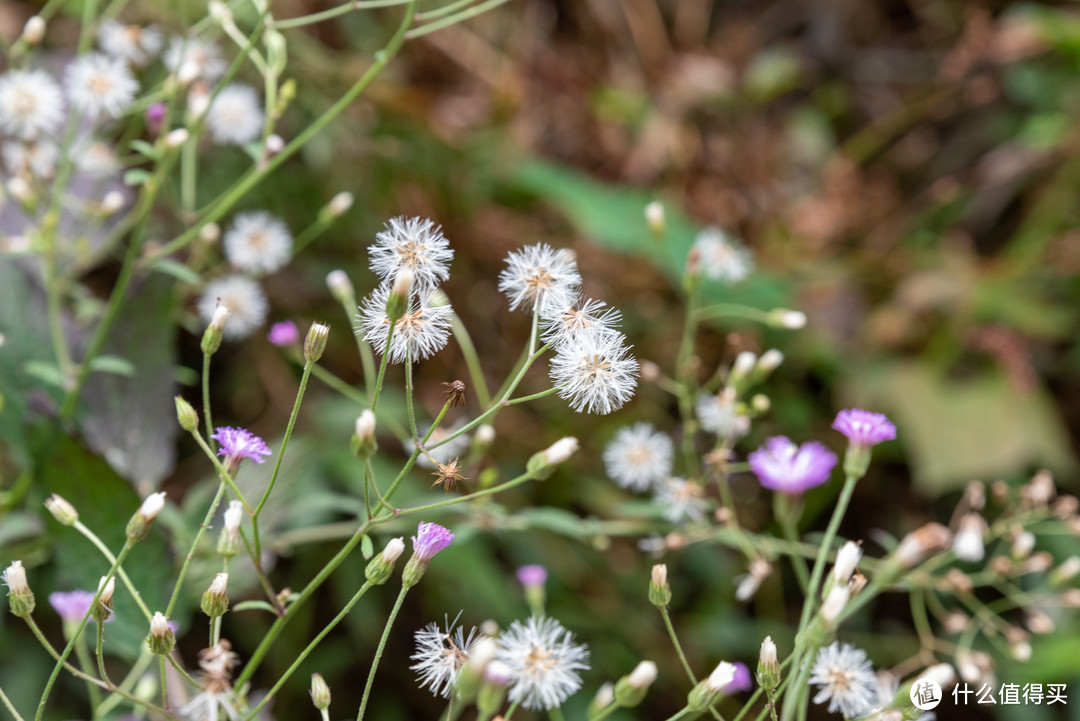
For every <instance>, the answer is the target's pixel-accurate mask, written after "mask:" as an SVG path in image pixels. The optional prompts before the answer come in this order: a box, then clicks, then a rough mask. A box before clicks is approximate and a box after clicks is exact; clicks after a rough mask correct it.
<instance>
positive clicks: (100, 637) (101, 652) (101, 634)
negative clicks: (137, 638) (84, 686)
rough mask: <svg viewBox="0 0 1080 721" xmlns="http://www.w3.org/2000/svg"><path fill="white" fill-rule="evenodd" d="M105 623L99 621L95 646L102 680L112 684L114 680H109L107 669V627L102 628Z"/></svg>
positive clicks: (99, 674)
mask: <svg viewBox="0 0 1080 721" xmlns="http://www.w3.org/2000/svg"><path fill="white" fill-rule="evenodd" d="M104 625H105V624H103V623H98V624H96V626H97V645H96V646H95V652H96V653H97V665H98V676H100V677H101V680H102V681H104V682H105V683H107V684H109V685H110V686H112V685H113V682H112V681H110V680H109V673H108V672H107V671H106V670H105V629H104V628H102V627H103V626H104Z"/></svg>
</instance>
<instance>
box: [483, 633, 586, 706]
mask: <svg viewBox="0 0 1080 721" xmlns="http://www.w3.org/2000/svg"><path fill="white" fill-rule="evenodd" d="M495 658H496V659H497V660H499V661H501V662H502V663H505V664H506V665H507V667H508V668H509V669H510V672H511V679H510V701H511V702H520V703H521V705H522V706H524V707H525V708H527V709H541V708H543V709H552V708H558V707H559V706H561V705H562V703H563V701H565V700H566V699H567V698H568V697H569V696H570V695H571V694H572V693H574V692H575V691H577V690H578V689H579V688H581V676H580V675H579V674H578V672H579V671H585V670H588V668H589V649H588V647H587V646H585V645H584V644H576V643H574V635H573V634H572V633H570V632H569V631H567V630H566V629H565V628H563V626H562V625H561V624H560V623H559V622H558V621H556V620H555V619H553V618H539V617H536V616H533V617H531V618H530V619H529V620H528V621H526V622H525V623H521V622H520V621H514V623H513V624H511V625H510V628H508V629H506V630H505V631H503V633H502V634H501V635H500V636H499V642H498V650H497V651H496V652H495Z"/></svg>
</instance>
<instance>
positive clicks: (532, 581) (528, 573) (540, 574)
mask: <svg viewBox="0 0 1080 721" xmlns="http://www.w3.org/2000/svg"><path fill="white" fill-rule="evenodd" d="M517 580H518V582H519V583H520V584H521V585H522V586H543V585H544V582H545V581H547V569H546V568H544V567H543V566H539V565H537V564H531V565H528V566H522V567H521V568H519V569H518V570H517Z"/></svg>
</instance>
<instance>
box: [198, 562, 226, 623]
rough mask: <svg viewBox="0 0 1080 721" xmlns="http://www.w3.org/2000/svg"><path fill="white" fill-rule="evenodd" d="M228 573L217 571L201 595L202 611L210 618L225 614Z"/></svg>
mask: <svg viewBox="0 0 1080 721" xmlns="http://www.w3.org/2000/svg"><path fill="white" fill-rule="evenodd" d="M228 585H229V574H227V573H219V574H217V575H215V576H214V580H213V581H211V582H210V588H208V589H206V591H205V592H203V595H202V605H201V606H202V611H203V613H205V614H206V615H207V616H209V617H210V618H217V617H218V616H223V615H225V612H226V611H228V610H229V590H228Z"/></svg>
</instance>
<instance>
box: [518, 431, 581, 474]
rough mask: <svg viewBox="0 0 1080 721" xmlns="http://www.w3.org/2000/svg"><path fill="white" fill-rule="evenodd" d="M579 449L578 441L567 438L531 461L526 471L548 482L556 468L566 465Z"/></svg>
mask: <svg viewBox="0 0 1080 721" xmlns="http://www.w3.org/2000/svg"><path fill="white" fill-rule="evenodd" d="M577 449H578V439H577V438H574V437H573V436H566V437H565V438H560V439H559V440H557V441H555V442H554V443H552V444H551V445H550V446H548V447H547V448H546V449H545V450H542V451H540V452H539V453H536V454H534V455H533V457H532V458H530V459H529V462H528V463H527V464H526V465H525V469H526V470H527V471H528V472H529V474H530V475H531V476H532V477H533V478H535V479H536V480H538V481H543V480H547V479H548V478H550V477H551V474H552V473H554V472H555V468H556V466H558V465H559V464H561V463H565V462H566V460H567V459H568V458H570V456H572V455H574V452H575V451H577Z"/></svg>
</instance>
